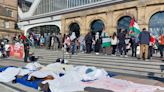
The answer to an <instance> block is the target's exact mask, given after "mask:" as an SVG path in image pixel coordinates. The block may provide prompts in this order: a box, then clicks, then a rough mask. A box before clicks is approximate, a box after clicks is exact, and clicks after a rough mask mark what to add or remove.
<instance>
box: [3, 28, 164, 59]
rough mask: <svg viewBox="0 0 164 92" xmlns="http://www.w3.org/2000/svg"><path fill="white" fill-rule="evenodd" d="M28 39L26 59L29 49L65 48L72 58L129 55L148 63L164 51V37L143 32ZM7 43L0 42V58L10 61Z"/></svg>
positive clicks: (18, 38) (15, 39)
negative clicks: (79, 54)
mask: <svg viewBox="0 0 164 92" xmlns="http://www.w3.org/2000/svg"><path fill="white" fill-rule="evenodd" d="M22 39H23V41H22ZM27 39H28V42H27V43H26V44H24V52H25V57H26V55H27V57H28V54H29V49H30V47H36V48H46V49H50V50H59V49H62V48H64V50H65V52H66V53H71V54H77V53H87V54H89V53H92V52H94V53H95V54H96V55H99V54H103V55H109V54H111V55H112V56H116V55H119V56H120V57H128V55H129V54H130V53H129V52H130V51H131V56H132V57H137V58H138V59H142V58H143V59H144V60H147V59H151V58H152V56H153V54H154V53H157V52H158V51H159V52H160V57H161V58H163V51H164V34H160V36H159V38H156V37H155V36H154V35H153V34H151V33H150V32H149V31H147V30H146V29H145V28H144V29H143V30H142V31H141V32H140V33H139V34H138V35H132V34H130V33H129V32H127V31H126V30H124V29H120V30H118V32H117V33H116V32H114V33H113V34H112V35H109V34H108V33H106V32H105V31H104V30H103V31H102V32H96V33H92V32H88V33H87V34H86V35H85V36H84V35H80V36H79V37H78V36H77V34H76V33H75V32H71V33H69V34H64V35H63V36H62V35H61V33H58V34H56V33H51V34H47V35H39V36H36V34H34V33H29V36H28V37H27ZM27 39H26V37H25V36H24V35H23V36H22V34H20V35H15V36H14V37H13V41H12V42H13V43H16V42H26V40H27ZM8 42H9V40H3V41H0V45H1V47H0V52H1V53H0V56H3V57H9V51H10V48H9V46H8ZM26 47H27V48H26ZM25 61H27V59H26V60H25Z"/></svg>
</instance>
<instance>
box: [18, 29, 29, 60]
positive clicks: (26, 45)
mask: <svg viewBox="0 0 164 92" xmlns="http://www.w3.org/2000/svg"><path fill="white" fill-rule="evenodd" d="M20 39H21V40H23V44H24V62H28V58H29V51H30V44H29V41H30V40H28V38H27V37H26V36H25V35H24V33H23V32H22V33H21V36H20Z"/></svg>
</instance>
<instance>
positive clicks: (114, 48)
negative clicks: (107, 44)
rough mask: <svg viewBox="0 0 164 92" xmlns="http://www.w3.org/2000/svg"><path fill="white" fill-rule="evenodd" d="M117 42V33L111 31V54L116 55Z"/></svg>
mask: <svg viewBox="0 0 164 92" xmlns="http://www.w3.org/2000/svg"><path fill="white" fill-rule="evenodd" d="M117 42H118V39H117V35H116V33H115V32H114V33H113V36H112V39H111V45H112V55H113V56H116V48H117Z"/></svg>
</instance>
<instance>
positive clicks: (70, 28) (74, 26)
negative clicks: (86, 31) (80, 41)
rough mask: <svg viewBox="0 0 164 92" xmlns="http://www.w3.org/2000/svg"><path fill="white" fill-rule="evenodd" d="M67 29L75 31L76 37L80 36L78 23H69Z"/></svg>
mask: <svg viewBox="0 0 164 92" xmlns="http://www.w3.org/2000/svg"><path fill="white" fill-rule="evenodd" d="M69 30H70V32H75V34H76V37H79V36H80V26H79V24H78V23H72V24H70V26H69Z"/></svg>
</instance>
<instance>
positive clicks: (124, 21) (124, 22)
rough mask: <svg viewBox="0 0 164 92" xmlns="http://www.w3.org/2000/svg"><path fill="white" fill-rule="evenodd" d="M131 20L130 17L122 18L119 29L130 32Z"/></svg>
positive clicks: (119, 21) (118, 24)
mask: <svg viewBox="0 0 164 92" xmlns="http://www.w3.org/2000/svg"><path fill="white" fill-rule="evenodd" d="M131 19H132V18H131V17H130V16H124V17H121V18H120V19H119V20H118V23H117V29H125V30H126V31H127V32H129V26H130V21H131Z"/></svg>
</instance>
